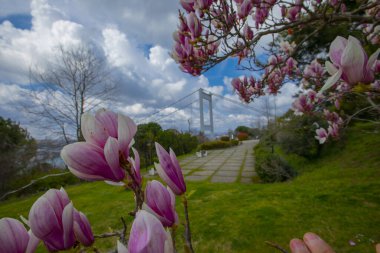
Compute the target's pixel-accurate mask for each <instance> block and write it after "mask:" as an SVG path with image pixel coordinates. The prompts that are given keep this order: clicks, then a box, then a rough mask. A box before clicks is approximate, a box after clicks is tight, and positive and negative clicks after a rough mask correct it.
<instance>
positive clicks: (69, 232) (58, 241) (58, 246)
mask: <svg viewBox="0 0 380 253" xmlns="http://www.w3.org/2000/svg"><path fill="white" fill-rule="evenodd" d="M29 224H30V228H31V230H32V232H33V234H35V235H36V237H37V238H39V239H41V240H42V241H43V242H44V243H45V245H46V247H47V248H48V250H49V251H58V250H66V249H70V248H71V247H73V246H74V244H75V236H76V235H77V239H78V240H79V241H80V242H82V243H84V244H85V245H91V244H92V242H93V241H94V238H93V236H92V232H91V228H90V225H89V223H88V220H87V218H86V216H84V214H81V213H78V211H76V210H75V208H74V207H73V204H72V203H71V202H70V199H69V197H68V196H67V193H66V192H65V190H64V189H63V188H61V189H60V190H56V189H50V190H48V191H47V192H46V193H45V194H44V195H42V196H41V197H40V198H38V199H37V201H36V202H34V204H33V206H32V208H31V209H30V212H29Z"/></svg>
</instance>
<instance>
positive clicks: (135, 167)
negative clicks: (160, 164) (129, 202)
mask: <svg viewBox="0 0 380 253" xmlns="http://www.w3.org/2000/svg"><path fill="white" fill-rule="evenodd" d="M132 151H133V154H134V156H135V158H132V157H129V158H128V161H129V162H130V164H131V167H132V172H133V177H134V178H133V180H132V181H133V182H135V183H136V184H138V185H139V186H141V183H142V177H141V173H140V155H139V153H138V152H137V150H136V149H134V148H132Z"/></svg>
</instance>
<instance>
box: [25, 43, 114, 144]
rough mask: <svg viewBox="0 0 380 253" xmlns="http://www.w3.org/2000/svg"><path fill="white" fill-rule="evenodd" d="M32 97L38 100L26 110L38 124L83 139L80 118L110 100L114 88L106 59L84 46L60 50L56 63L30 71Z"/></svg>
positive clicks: (67, 135)
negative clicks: (33, 116) (36, 104)
mask: <svg viewBox="0 0 380 253" xmlns="http://www.w3.org/2000/svg"><path fill="white" fill-rule="evenodd" d="M30 83H31V89H30V92H28V93H29V95H31V96H32V97H33V98H34V100H36V101H38V106H36V107H35V108H30V107H27V108H26V110H27V112H28V113H31V114H34V115H35V116H36V121H38V123H39V124H41V125H43V126H44V127H47V128H49V129H50V130H52V131H55V132H59V133H60V134H62V136H63V138H64V139H65V141H66V143H69V142H70V139H74V138H75V139H77V140H83V137H82V133H81V116H82V114H83V113H84V112H86V111H88V110H91V109H94V108H96V107H99V106H100V105H101V104H102V103H104V102H105V101H106V100H108V99H109V98H110V96H111V95H112V93H113V91H114V89H115V85H114V82H112V78H111V71H110V70H109V69H108V68H107V66H106V64H105V60H104V58H102V57H100V56H98V54H96V53H95V51H94V50H93V49H91V48H90V47H87V46H85V45H79V46H73V47H70V48H66V47H63V46H62V45H61V46H59V47H58V48H57V55H56V57H55V61H54V63H52V64H51V65H50V66H49V67H47V68H44V70H41V69H40V68H37V67H35V68H31V70H30Z"/></svg>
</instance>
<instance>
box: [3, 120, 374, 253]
mask: <svg viewBox="0 0 380 253" xmlns="http://www.w3.org/2000/svg"><path fill="white" fill-rule="evenodd" d="M350 132H351V134H350V135H349V136H348V138H347V139H346V140H345V143H346V146H344V145H341V144H336V145H334V146H333V147H328V148H327V149H326V150H324V156H323V158H321V159H317V160H313V161H306V160H302V159H300V158H298V157H295V156H290V157H288V159H289V161H290V163H291V164H292V165H293V166H294V167H295V168H296V169H297V170H298V171H299V172H300V175H299V176H298V177H297V178H296V179H294V180H293V181H291V182H288V183H277V184H251V185H244V184H239V183H234V184H215V183H214V184H212V183H206V182H201V183H188V192H191V191H195V192H194V193H193V194H192V195H191V196H190V199H189V205H190V207H189V208H190V219H191V222H192V223H191V228H192V232H193V243H194V246H195V249H196V252H200V253H203V252H278V251H275V250H274V249H272V248H270V247H268V246H266V245H265V243H264V242H265V241H272V242H276V243H277V244H280V245H282V246H284V247H286V248H288V242H289V240H290V239H291V238H293V237H301V236H302V235H303V234H304V233H305V232H308V231H314V232H316V233H318V234H320V235H321V236H322V237H323V238H325V239H326V240H327V241H328V242H329V243H330V244H331V245H332V246H333V247H334V248H335V249H336V250H337V252H374V249H373V245H372V241H375V242H380V134H379V132H376V131H375V130H374V129H373V128H372V127H363V126H362V127H355V128H354V129H353V130H350ZM66 190H67V192H68V194H69V196H70V198H71V199H72V200H73V202H74V205H75V207H76V208H77V209H79V210H81V211H82V212H84V213H85V214H86V215H87V217H88V218H89V220H90V222H91V223H92V224H93V229H94V231H95V233H103V232H108V231H111V229H121V227H122V226H121V223H120V222H119V217H120V216H124V217H128V214H127V213H128V212H129V211H130V210H131V209H132V208H133V198H132V195H131V193H130V192H126V191H123V190H122V189H121V188H118V187H113V186H109V185H106V184H104V183H102V182H96V183H85V184H82V185H77V186H70V187H67V188H66ZM39 195H41V194H38V195H34V196H32V197H27V198H23V199H13V200H9V201H7V202H3V203H1V204H0V217H4V216H8V217H16V218H17V217H18V215H21V214H22V215H24V216H25V217H27V215H28V210H29V208H30V207H31V205H32V204H33V202H34V201H35V199H36V198H37V197H38V196H39ZM178 201H179V199H178ZM177 210H178V212H179V214H180V217H183V213H182V208H181V206H180V205H178V208H177ZM182 220H183V219H182ZM128 221H131V219H130V218H128ZM182 231H183V228H182V227H180V228H179V231H178V233H177V237H178V238H179V237H180V236H181V233H182ZM356 238H359V240H360V242H358V244H357V246H354V247H353V246H350V245H349V240H357V239H356ZM113 240H115V239H111V240H104V239H103V240H98V241H97V243H96V246H97V248H99V249H101V250H105V249H109V248H110V247H112V245H114V244H113V243H114V242H113ZM179 244H180V245H181V242H179ZM40 252H44V250H43V249H42V248H41V251H40ZM179 252H183V250H182V249H180V250H179Z"/></svg>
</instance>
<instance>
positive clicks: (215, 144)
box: [198, 140, 239, 150]
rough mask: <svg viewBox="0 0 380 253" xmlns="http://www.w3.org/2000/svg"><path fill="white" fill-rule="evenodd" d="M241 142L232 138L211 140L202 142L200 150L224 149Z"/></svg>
mask: <svg viewBox="0 0 380 253" xmlns="http://www.w3.org/2000/svg"><path fill="white" fill-rule="evenodd" d="M238 144H239V141H237V140H231V141H219V140H216V141H209V142H205V143H202V144H201V145H199V148H198V149H200V150H210V149H222V148H229V147H232V146H237V145H238Z"/></svg>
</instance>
